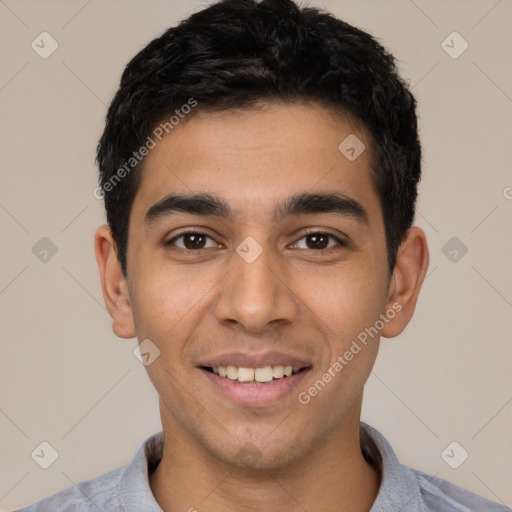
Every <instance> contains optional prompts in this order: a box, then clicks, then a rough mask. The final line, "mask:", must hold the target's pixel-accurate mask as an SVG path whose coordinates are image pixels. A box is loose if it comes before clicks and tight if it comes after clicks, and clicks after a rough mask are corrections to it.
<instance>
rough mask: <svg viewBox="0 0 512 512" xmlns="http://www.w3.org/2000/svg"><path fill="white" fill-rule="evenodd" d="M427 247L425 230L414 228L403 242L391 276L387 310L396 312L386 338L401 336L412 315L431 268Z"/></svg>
mask: <svg viewBox="0 0 512 512" xmlns="http://www.w3.org/2000/svg"><path fill="white" fill-rule="evenodd" d="M428 260H429V258H428V246H427V238H426V236H425V233H424V231H423V230H422V229H421V228H418V227H412V228H410V229H409V230H408V231H407V236H406V238H405V240H404V241H403V242H402V243H401V244H400V247H399V248H398V253H397V259H396V264H395V268H394V269H393V274H392V276H391V280H390V284H389V290H388V300H387V304H386V311H391V310H393V311H395V312H396V315H395V316H394V317H393V318H392V319H391V320H390V321H389V322H388V323H387V324H386V325H385V326H384V328H383V329H382V331H381V335H382V336H384V337H385V338H393V337H395V336H398V335H399V334H400V333H401V332H402V331H403V330H404V329H405V328H406V326H407V324H408V323H409V321H410V320H411V318H412V315H413V313H414V309H415V307H416V301H417V300H418V295H419V293H420V289H421V285H422V284H423V281H424V279H425V274H426V273H427V268H428Z"/></svg>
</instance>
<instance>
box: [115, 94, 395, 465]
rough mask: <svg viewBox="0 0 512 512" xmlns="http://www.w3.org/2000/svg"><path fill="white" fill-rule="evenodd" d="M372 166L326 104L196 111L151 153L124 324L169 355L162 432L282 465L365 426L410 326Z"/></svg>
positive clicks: (162, 370) (161, 366)
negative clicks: (383, 358) (369, 394)
mask: <svg viewBox="0 0 512 512" xmlns="http://www.w3.org/2000/svg"><path fill="white" fill-rule="evenodd" d="M349 135H355V136H357V138H358V139H359V140H360V141H362V142H363V143H364V144H365V146H366V150H365V151H363V153H362V154H361V155H360V156H359V157H358V158H356V159H355V160H353V158H351V159H348V158H347V157H346V156H345V154H347V153H345V154H344V153H342V152H341V151H340V150H339V149H338V147H339V145H340V143H341V142H342V141H344V140H345V139H346V138H347V137H348V136H349ZM348 154H349V155H350V156H352V155H351V153H350V150H349V152H348ZM370 157H371V155H370V142H369V139H368V137H367V135H366V133H365V132H364V131H361V130H360V129H358V128H357V127H356V126H355V125H353V124H351V123H350V122H349V120H348V119H347V118H345V117H343V116H341V115H340V114H334V113H333V112H330V111H328V110H326V109H324V108H323V107H320V106H318V105H314V104H302V105H288V104H286V105H284V104H267V105H265V106H264V107H263V108H262V109H260V110H244V111H235V110H230V111H226V112H223V113H198V114H196V115H194V116H193V117H191V118H190V119H187V120H186V121H185V122H182V124H180V125H179V126H177V127H176V128H175V129H174V130H173V131H172V132H171V133H170V134H169V135H167V136H166V138H164V139H163V140H162V141H161V142H159V143H158V144H157V146H156V147H155V148H154V149H152V150H151V152H150V154H149V155H148V157H147V159H146V162H145V168H144V173H143V178H142V181H141V186H140V189H139V190H138V192H137V195H136V198H135V201H134V204H133V208H132V212H131V217H130V228H129V237H128V240H129V243H128V253H127V278H126V283H127V293H128V295H129V316H130V318H128V317H127V319H125V320H121V321H120V323H122V322H125V325H124V327H125V328H126V331H127V332H128V331H130V330H131V329H134V332H136V335H137V337H138V338H139V341H143V340H146V339H149V340H151V342H150V343H151V344H150V346H151V347H152V350H153V351H156V348H155V347H154V346H156V347H157V349H158V350H159V351H160V355H159V356H158V357H157V358H156V359H155V360H154V361H153V362H152V363H151V364H149V365H148V366H147V367H146V368H147V371H148V374H149V377H150V378H151V380H152V382H153V384H154V386H155V388H156V389H157V391H158V393H159V396H160V408H161V416H162V422H163V425H164V431H165V430H166V428H168V429H169V432H172V435H173V437H177V438H179V439H180V440H181V442H182V443H186V444H187V446H191V447H193V449H194V450H195V451H196V452H197V453H204V454H208V456H209V457H214V458H216V459H217V460H220V461H224V462H228V463H231V464H238V465H239V466H250V467H259V468H275V467H278V466H279V465H282V464H285V463H286V462H290V461H293V459H296V458H298V457H300V456H301V455H305V454H307V453H308V451H310V450H311V449H312V448H313V447H315V446H319V445H320V444H321V443H323V442H326V441H327V440H329V439H332V438H335V437H336V436H339V435H341V433H342V432H343V429H345V428H346V427H347V425H352V426H353V425H355V424H358V422H359V412H360V404H361V397H362V390H363V386H364V383H365V381H366V379H367V378H368V376H369V373H370V371H371V368H372V366H373V363H374V360H375V357H376V354H377V350H378V341H379V336H380V334H381V331H382V329H383V328H384V329H388V328H391V327H390V326H391V325H393V322H395V321H396V320H393V319H392V318H389V317H388V316H386V315H387V313H386V311H387V310H389V309H390V308H392V307H393V298H392V297H391V293H390V287H389V286H388V284H389V279H388V267H387V257H386V239H385V231H384V223H383V217H382V213H381V207H380V202H379V198H378V195H377V193H376V191H375V188H374V184H373V181H372V176H371V171H370V165H371V159H370ZM396 307H398V306H396ZM384 316H385V317H386V318H385V320H386V321H384V320H383V317H384ZM379 319H380V321H379ZM130 325H132V327H130ZM384 325H385V326H384ZM383 326H384V327H383ZM371 329H373V330H371ZM365 330H366V331H365ZM376 331H379V333H378V334H375V332H376ZM365 332H366V343H363V341H362V340H363V338H364V337H365V336H364V334H362V333H365ZM368 332H371V333H372V334H373V335H372V336H369V335H368ZM146 343H148V342H146ZM354 343H355V345H354ZM356 346H357V347H358V348H359V350H358V349H357V348H356ZM150 352H151V351H150ZM156 352H157V351H156ZM350 353H351V354H352V357H351V356H350ZM290 367H291V368H290ZM262 368H263V370H262ZM254 369H258V370H256V371H254ZM290 370H291V372H292V375H289V376H286V375H284V376H283V372H286V374H289V373H290ZM226 372H227V376H222V375H225V373H226ZM254 378H256V379H257V380H258V381H263V382H261V383H259V382H255V381H254V380H253V379H254ZM233 379H235V380H233Z"/></svg>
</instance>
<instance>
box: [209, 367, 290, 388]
mask: <svg viewBox="0 0 512 512" xmlns="http://www.w3.org/2000/svg"><path fill="white" fill-rule="evenodd" d="M212 371H213V373H214V374H215V375H219V376H220V377H227V378H228V379H230V380H237V379H238V381H239V382H259V383H265V382H270V381H272V380H273V379H282V378H283V377H290V376H291V375H293V367H292V366H283V365H281V364H278V365H275V366H263V367H261V368H245V367H241V366H240V367H238V366H234V365H228V366H218V367H213V368H212Z"/></svg>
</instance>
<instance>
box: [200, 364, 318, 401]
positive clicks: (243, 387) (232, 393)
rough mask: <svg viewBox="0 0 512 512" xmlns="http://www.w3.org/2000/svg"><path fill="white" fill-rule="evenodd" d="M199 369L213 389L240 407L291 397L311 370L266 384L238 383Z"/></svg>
mask: <svg viewBox="0 0 512 512" xmlns="http://www.w3.org/2000/svg"><path fill="white" fill-rule="evenodd" d="M199 369H200V370H201V372H202V373H203V375H204V376H205V377H206V378H207V379H208V380H209V381H210V382H211V383H212V385H213V386H214V387H215V389H217V390H218V391H220V393H222V394H223V395H224V396H226V397H227V398H229V399H230V400H232V401H233V402H234V403H236V404H237V405H242V406H249V407H251V406H252V407H255V406H259V405H269V404H273V403H275V402H278V401H279V400H282V399H284V398H286V397H287V396H288V395H291V394H292V393H293V390H294V389H295V388H296V387H297V386H298V385H299V384H300V382H301V381H302V380H303V379H304V377H305V376H306V374H307V373H308V372H309V370H310V369H311V368H308V369H306V370H302V371H300V372H299V373H296V374H294V375H290V376H289V377H283V378H282V379H275V380H272V381H270V382H268V383H266V384H243V383H238V382H235V381H234V380H231V379H228V378H227V377H220V376H219V375H216V374H215V373H212V372H209V371H208V370H205V369H204V368H199Z"/></svg>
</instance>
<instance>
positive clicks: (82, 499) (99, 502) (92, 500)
mask: <svg viewBox="0 0 512 512" xmlns="http://www.w3.org/2000/svg"><path fill="white" fill-rule="evenodd" d="M122 471H123V468H119V469H115V470H113V471H110V472H109V473H106V474H104V475H102V476H99V477H97V478H93V479H91V480H86V481H84V482H80V483H77V484H75V485H73V486H72V487H68V488H67V489H64V490H62V491H60V492H58V493H56V494H53V495H52V496H48V497H47V498H44V499H42V500H40V501H38V502H36V503H33V504H32V505H29V506H28V507H25V508H23V509H20V510H18V511H17V512H89V511H91V512H92V511H94V512H97V511H98V510H109V511H112V512H117V511H121V510H122V507H121V504H120V501H119V492H118V487H119V485H118V484H119V480H120V476H121V473H122Z"/></svg>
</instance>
